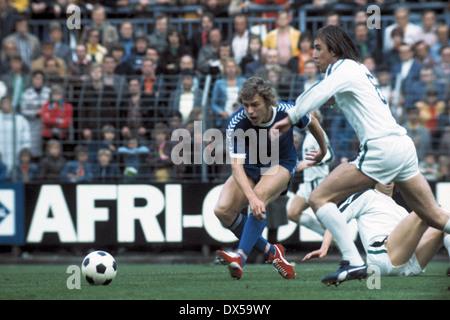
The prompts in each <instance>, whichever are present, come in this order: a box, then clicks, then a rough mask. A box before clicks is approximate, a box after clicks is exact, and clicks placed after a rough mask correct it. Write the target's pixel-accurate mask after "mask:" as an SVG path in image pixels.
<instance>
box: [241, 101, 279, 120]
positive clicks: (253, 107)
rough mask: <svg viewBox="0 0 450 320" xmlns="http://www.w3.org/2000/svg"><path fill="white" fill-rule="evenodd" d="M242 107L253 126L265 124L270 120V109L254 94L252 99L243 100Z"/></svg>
mask: <svg viewBox="0 0 450 320" xmlns="http://www.w3.org/2000/svg"><path fill="white" fill-rule="evenodd" d="M243 105H244V109H245V111H246V112H247V114H248V117H249V118H250V121H251V122H252V125H254V126H258V125H260V124H262V123H267V122H269V121H270V119H272V112H273V110H272V108H271V107H270V106H266V103H265V101H264V99H263V98H262V97H261V96H260V95H259V94H255V95H254V96H253V99H249V100H244V101H243Z"/></svg>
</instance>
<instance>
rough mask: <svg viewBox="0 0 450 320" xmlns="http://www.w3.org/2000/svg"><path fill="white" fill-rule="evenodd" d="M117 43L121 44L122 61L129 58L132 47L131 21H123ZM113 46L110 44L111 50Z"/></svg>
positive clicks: (132, 29)
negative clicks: (122, 49)
mask: <svg viewBox="0 0 450 320" xmlns="http://www.w3.org/2000/svg"><path fill="white" fill-rule="evenodd" d="M118 41H119V42H120V43H122V44H123V48H124V50H125V54H124V55H123V57H122V58H123V59H124V60H126V59H128V57H129V56H130V54H131V50H132V48H133V45H134V28H133V24H132V23H131V21H129V20H124V21H122V23H121V24H120V27H119V39H118ZM114 44H115V43H114ZM114 44H111V48H112V46H113V45H114ZM110 50H111V49H110Z"/></svg>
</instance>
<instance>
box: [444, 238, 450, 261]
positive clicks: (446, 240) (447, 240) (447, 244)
mask: <svg viewBox="0 0 450 320" xmlns="http://www.w3.org/2000/svg"><path fill="white" fill-rule="evenodd" d="M444 247H445V249H447V253H448V257H449V258H450V234H446V235H445V236H444Z"/></svg>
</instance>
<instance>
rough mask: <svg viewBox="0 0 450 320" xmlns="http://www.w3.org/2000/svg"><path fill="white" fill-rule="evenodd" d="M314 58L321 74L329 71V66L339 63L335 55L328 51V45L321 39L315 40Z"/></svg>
mask: <svg viewBox="0 0 450 320" xmlns="http://www.w3.org/2000/svg"><path fill="white" fill-rule="evenodd" d="M312 57H313V59H314V61H316V63H317V66H318V67H319V69H320V72H325V71H327V68H328V66H329V65H330V64H332V63H334V62H336V61H337V58H336V56H335V54H334V53H333V52H331V51H329V50H328V47H327V45H326V44H325V42H323V41H322V40H321V39H316V40H314V50H313V55H312Z"/></svg>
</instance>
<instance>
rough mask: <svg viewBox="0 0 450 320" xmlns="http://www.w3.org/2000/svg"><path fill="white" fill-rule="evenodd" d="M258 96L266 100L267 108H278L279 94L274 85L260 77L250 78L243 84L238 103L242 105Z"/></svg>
mask: <svg viewBox="0 0 450 320" xmlns="http://www.w3.org/2000/svg"><path fill="white" fill-rule="evenodd" d="M256 94H258V95H259V96H260V97H261V98H262V99H263V100H264V102H265V104H266V107H270V106H274V107H276V106H278V101H277V93H276V91H275V89H274V88H273V87H272V84H271V83H270V82H269V81H268V80H264V79H263V78H260V77H250V78H248V79H247V80H246V81H245V82H244V83H243V84H242V88H241V89H240V90H239V94H238V98H237V102H238V103H239V104H241V105H242V104H243V103H244V101H248V100H251V99H253V97H254V96H255V95H256Z"/></svg>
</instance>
